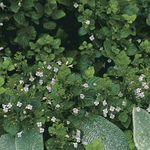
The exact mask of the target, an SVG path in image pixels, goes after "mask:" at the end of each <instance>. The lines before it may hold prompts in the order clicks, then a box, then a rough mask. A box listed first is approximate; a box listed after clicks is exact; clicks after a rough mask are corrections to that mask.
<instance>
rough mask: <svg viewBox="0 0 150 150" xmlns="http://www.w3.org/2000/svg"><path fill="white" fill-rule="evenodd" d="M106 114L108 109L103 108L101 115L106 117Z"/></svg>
mask: <svg viewBox="0 0 150 150" xmlns="http://www.w3.org/2000/svg"><path fill="white" fill-rule="evenodd" d="M107 114H108V109H107V108H105V109H103V116H104V117H107Z"/></svg>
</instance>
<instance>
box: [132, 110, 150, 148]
mask: <svg viewBox="0 0 150 150" xmlns="http://www.w3.org/2000/svg"><path fill="white" fill-rule="evenodd" d="M133 136H134V142H135V146H136V147H137V149H138V150H149V149H150V114H149V113H148V112H146V111H145V110H143V109H140V111H137V110H136V108H134V109H133Z"/></svg>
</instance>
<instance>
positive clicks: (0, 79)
mask: <svg viewBox="0 0 150 150" xmlns="http://www.w3.org/2000/svg"><path fill="white" fill-rule="evenodd" d="M4 82H5V80H4V78H3V77H1V76H0V86H2V85H3V84H4Z"/></svg>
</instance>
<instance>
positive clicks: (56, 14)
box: [52, 10, 66, 20]
mask: <svg viewBox="0 0 150 150" xmlns="http://www.w3.org/2000/svg"><path fill="white" fill-rule="evenodd" d="M65 15H66V14H65V12H64V11H63V10H55V11H54V12H53V13H52V18H53V19H55V20H58V19H61V18H63V17H64V16H65Z"/></svg>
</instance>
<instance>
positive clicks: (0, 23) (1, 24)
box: [0, 22, 3, 50]
mask: <svg viewBox="0 0 150 150" xmlns="http://www.w3.org/2000/svg"><path fill="white" fill-rule="evenodd" d="M0 26H3V23H2V22H0ZM0 50H1V49H0Z"/></svg>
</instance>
